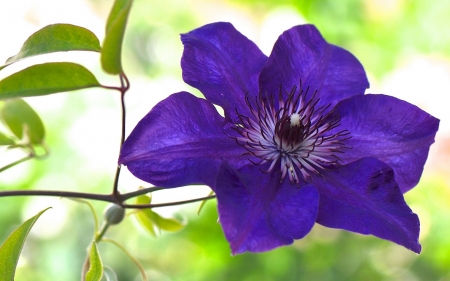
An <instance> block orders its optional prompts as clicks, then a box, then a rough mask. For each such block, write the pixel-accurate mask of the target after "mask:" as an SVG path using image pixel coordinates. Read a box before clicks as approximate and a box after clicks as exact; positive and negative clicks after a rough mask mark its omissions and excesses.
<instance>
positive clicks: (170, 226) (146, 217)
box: [135, 195, 184, 236]
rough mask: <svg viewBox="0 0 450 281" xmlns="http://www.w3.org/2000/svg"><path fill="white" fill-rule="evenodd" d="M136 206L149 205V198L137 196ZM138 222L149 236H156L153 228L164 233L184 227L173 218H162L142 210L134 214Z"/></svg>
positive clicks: (150, 211)
mask: <svg viewBox="0 0 450 281" xmlns="http://www.w3.org/2000/svg"><path fill="white" fill-rule="evenodd" d="M136 202H137V204H150V202H151V198H150V197H148V196H146V195H142V196H138V197H137V200H136ZM135 215H136V218H137V220H138V222H139V223H140V224H141V226H142V227H144V229H145V230H147V231H148V232H149V233H150V234H151V235H153V236H156V232H155V228H157V229H162V230H166V231H171V232H175V231H179V230H181V229H182V228H183V227H184V224H183V223H181V222H180V221H178V220H176V219H173V218H163V217H161V216H160V215H159V214H157V213H155V212H154V211H153V210H151V209H143V210H140V211H138V212H136V213H135Z"/></svg>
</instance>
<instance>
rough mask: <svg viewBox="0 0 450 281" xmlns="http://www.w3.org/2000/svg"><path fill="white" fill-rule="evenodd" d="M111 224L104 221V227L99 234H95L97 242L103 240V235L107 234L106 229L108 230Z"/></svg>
mask: <svg viewBox="0 0 450 281" xmlns="http://www.w3.org/2000/svg"><path fill="white" fill-rule="evenodd" d="M110 226H111V225H110V224H109V223H106V222H103V225H102V229H101V230H100V232H99V233H97V235H95V243H98V242H99V241H100V240H102V238H103V236H104V235H105V234H106V231H108V228H109V227H110Z"/></svg>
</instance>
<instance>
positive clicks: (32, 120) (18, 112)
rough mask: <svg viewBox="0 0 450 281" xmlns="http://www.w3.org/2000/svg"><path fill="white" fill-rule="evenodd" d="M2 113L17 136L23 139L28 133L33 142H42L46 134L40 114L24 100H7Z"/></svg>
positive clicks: (6, 122) (0, 112)
mask: <svg viewBox="0 0 450 281" xmlns="http://www.w3.org/2000/svg"><path fill="white" fill-rule="evenodd" d="M0 115H1V118H2V119H3V121H4V122H5V124H6V125H7V126H8V127H9V129H10V130H11V132H13V133H14V135H16V137H18V138H19V139H22V137H23V136H24V133H26V134H27V135H28V137H29V139H30V142H31V143H32V144H40V143H42V140H43V139H44V136H45V129H44V124H43V123H42V120H41V118H40V117H39V115H38V114H37V113H36V112H35V111H34V110H33V108H31V106H29V105H28V103H26V102H25V101H24V100H22V99H9V100H6V101H5V104H4V106H3V108H2V109H1V111H0ZM24 131H25V132H24Z"/></svg>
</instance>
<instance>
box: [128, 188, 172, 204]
mask: <svg viewBox="0 0 450 281" xmlns="http://www.w3.org/2000/svg"><path fill="white" fill-rule="evenodd" d="M163 189H166V188H164V187H158V186H152V187H147V188H143V189H139V190H136V191H132V192H129V193H125V194H121V195H120V196H119V198H120V201H121V202H123V201H126V200H128V199H130V198H133V197H137V196H139V195H144V194H147V193H150V192H154V191H158V190H163Z"/></svg>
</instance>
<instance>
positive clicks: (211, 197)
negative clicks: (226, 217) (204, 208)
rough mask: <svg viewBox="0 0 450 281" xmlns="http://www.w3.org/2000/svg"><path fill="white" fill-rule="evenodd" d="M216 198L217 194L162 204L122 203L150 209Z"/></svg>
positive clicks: (128, 207)
mask: <svg viewBox="0 0 450 281" xmlns="http://www.w3.org/2000/svg"><path fill="white" fill-rule="evenodd" d="M214 198H216V196H215V195H210V196H206V197H201V198H195V199H190V200H184V201H176V202H169V203H160V204H122V207H123V208H126V209H149V208H159V207H167V206H176V205H183V204H188V203H194V202H198V201H203V200H210V199H214Z"/></svg>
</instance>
